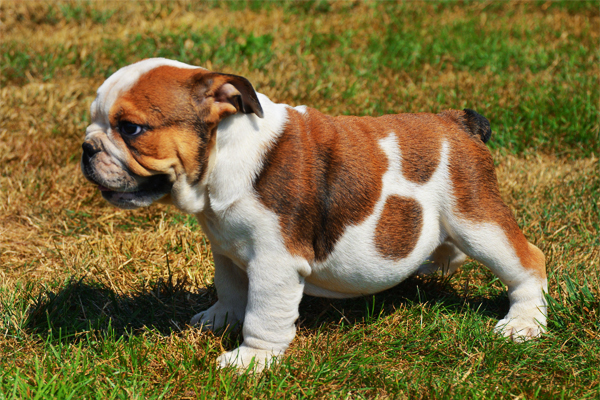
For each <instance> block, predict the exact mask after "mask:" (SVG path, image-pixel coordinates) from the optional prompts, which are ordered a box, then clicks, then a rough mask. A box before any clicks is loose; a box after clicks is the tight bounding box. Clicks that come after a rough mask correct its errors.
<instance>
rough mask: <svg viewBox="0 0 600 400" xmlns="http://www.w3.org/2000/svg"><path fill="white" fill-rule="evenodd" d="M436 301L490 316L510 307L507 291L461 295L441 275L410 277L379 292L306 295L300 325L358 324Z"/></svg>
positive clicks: (451, 309)
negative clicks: (349, 296)
mask: <svg viewBox="0 0 600 400" xmlns="http://www.w3.org/2000/svg"><path fill="white" fill-rule="evenodd" d="M414 304H436V305H439V306H441V307H442V308H443V309H446V310H448V312H458V313H460V312H465V311H466V310H467V309H470V310H476V312H477V313H479V314H481V315H485V316H487V317H490V318H497V319H500V318H502V317H503V316H504V315H505V314H506V313H507V312H508V308H509V301H508V296H507V294H506V292H503V293H501V294H498V295H494V296H491V297H487V296H473V295H471V294H466V295H465V294H461V293H459V291H458V290H456V289H455V288H454V287H453V286H452V285H451V284H450V278H448V277H442V276H440V275H430V276H426V277H419V276H411V277H409V278H408V279H406V280H404V281H403V282H401V283H400V284H398V285H396V286H394V287H393V288H391V289H388V290H386V291H384V292H381V293H378V294H376V295H371V296H364V297H359V298H353V299H345V300H333V299H324V298H319V297H312V296H304V298H303V300H302V303H301V304H300V324H301V325H303V326H305V327H310V328H316V327H319V326H322V325H326V324H332V323H335V324H338V323H341V322H342V320H344V321H345V322H344V323H345V324H346V325H347V324H348V323H350V324H355V323H360V322H365V321H370V320H372V319H373V318H375V319H376V318H378V317H379V316H387V315H389V314H391V313H393V312H394V311H395V309H397V308H398V307H401V306H402V305H407V306H410V305H414Z"/></svg>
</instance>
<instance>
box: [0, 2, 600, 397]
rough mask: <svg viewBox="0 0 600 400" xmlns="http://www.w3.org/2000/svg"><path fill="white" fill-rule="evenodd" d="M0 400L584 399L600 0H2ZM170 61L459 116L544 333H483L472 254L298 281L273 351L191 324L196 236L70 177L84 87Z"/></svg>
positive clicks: (201, 253) (360, 105)
mask: <svg viewBox="0 0 600 400" xmlns="http://www.w3.org/2000/svg"><path fill="white" fill-rule="evenodd" d="M0 20H1V22H2V24H1V25H0V34H1V35H2V41H1V42H0V59H1V68H2V69H1V72H2V73H1V76H0V84H1V89H0V98H1V100H0V332H1V333H2V336H0V398H103V399H104V398H218V399H223V398H268V399H271V398H344V399H346V398H350V399H354V398H411V399H412V398H436V399H438V398H439V399H442V398H448V399H450V398H452V399H454V398H513V397H518V398H528V399H529V398H537V399H546V398H548V399H549V398H552V399H554V398H565V399H572V398H598V397H599V396H600V372H599V371H598V369H597V367H596V366H597V365H599V364H600V356H599V354H600V344H599V343H600V340H599V339H600V318H599V317H600V304H599V299H600V292H599V288H600V268H599V266H600V252H599V249H600V239H599V238H600V212H599V209H598V204H600V173H599V172H600V169H599V166H598V154H599V147H598V146H599V142H600V140H599V139H600V138H599V123H598V116H599V113H598V111H599V110H598V106H599V100H600V93H599V88H600V85H598V83H599V82H598V76H600V74H599V72H600V71H599V65H600V63H599V62H600V60H599V56H600V53H599V52H598V48H599V45H600V43H599V40H600V39H599V36H600V34H599V33H598V32H600V11H599V9H598V6H597V3H596V2H592V1H589V2H586V1H578V2H569V1H567V2H535V1H531V2H518V3H517V2H480V1H459V2H454V1H450V2H426V3H421V2H404V3H396V2H365V3H362V2H331V1H307V2H259V1H248V2H205V3H195V2H136V3H127V4H125V3H124V4H122V5H120V4H118V3H115V2H83V1H78V2H58V3H57V2H53V3H50V2H9V1H5V2H3V3H1V4H0ZM152 56H164V57H170V58H176V59H179V60H181V61H184V62H188V63H192V64H198V65H203V66H206V67H208V68H210V69H213V70H217V71H223V72H227V73H236V74H239V75H243V76H246V77H248V78H249V79H250V81H251V82H253V84H254V85H255V86H256V87H257V88H258V90H259V91H261V92H263V93H265V94H267V95H268V96H270V97H271V98H273V99H275V100H277V101H281V102H287V103H290V104H295V105H298V104H307V105H311V106H314V107H317V108H319V109H321V110H323V111H325V112H327V113H330V114H358V115H380V114H383V113H388V112H420V111H433V112H437V111H441V110H443V109H447V108H465V107H469V108H473V109H476V110H477V111H478V112H480V113H482V114H483V115H485V116H486V117H488V118H489V119H490V121H491V124H492V129H493V131H494V133H493V136H492V140H491V142H490V143H489V145H490V147H491V148H492V151H493V154H494V157H495V160H496V164H497V173H498V177H499V181H500V189H501V192H502V195H503V197H504V199H505V200H506V202H507V203H508V204H509V205H510V207H511V208H512V209H513V211H514V213H515V215H516V216H517V219H518V221H519V224H520V226H522V228H523V230H524V231H525V234H526V236H527V237H528V238H529V239H530V240H531V241H532V242H533V243H535V244H536V245H537V246H538V247H540V248H541V249H542V250H543V251H544V253H545V254H546V259H547V262H548V265H547V267H548V273H549V283H550V290H549V291H550V293H549V295H550V297H549V301H550V319H549V332H548V334H547V335H545V336H544V337H543V338H542V339H540V340H537V341H534V342H529V343H525V344H518V345H517V344H513V343H509V342H505V341H504V340H502V339H500V338H497V337H496V336H495V335H493V334H492V333H491V330H492V328H493V326H494V324H495V322H496V321H497V320H498V319H499V318H501V317H502V316H503V315H504V313H505V312H506V311H507V309H508V300H507V296H506V289H505V288H504V287H503V286H502V285H501V284H500V283H499V282H498V280H496V279H495V278H494V277H493V276H492V275H491V274H490V273H489V272H487V271H486V270H485V269H482V268H481V266H480V265H479V264H477V263H475V262H469V263H468V264H467V265H466V266H464V267H463V268H462V269H461V270H460V271H459V272H458V273H457V274H456V275H454V276H453V277H451V278H449V279H442V278H440V277H432V278H427V279H420V278H411V279H409V280H408V281H406V282H404V283H402V284H400V285H399V286H398V287H396V288H394V289H391V290H389V291H386V292H384V293H381V294H378V295H376V296H371V297H365V298H359V299H352V300H346V301H340V300H326V299H318V298H310V297H306V298H305V299H304V300H303V302H302V304H301V308H300V320H299V321H298V334H297V337H296V339H295V340H294V342H293V343H292V346H291V348H290V350H289V351H288V352H287V353H286V354H287V355H286V357H285V359H284V360H283V361H282V362H281V363H280V364H279V365H278V366H277V367H275V368H274V369H272V370H270V371H267V372H265V373H264V374H261V375H256V376H253V375H241V376H238V375H236V374H235V373H233V372H232V371H227V370H225V371H219V370H217V369H216V366H215V358H216V357H217V356H218V355H219V354H220V353H221V352H222V351H223V349H232V348H234V347H235V346H236V345H237V343H239V341H240V340H241V337H240V335H239V333H238V332H232V333H230V334H224V335H213V334H210V333H202V332H198V331H197V330H196V329H193V328H191V327H189V326H187V323H188V322H189V320H190V318H191V316H192V315H194V314H195V313H196V312H198V311H200V310H203V309H205V308H207V307H208V306H209V305H210V304H212V303H213V302H214V301H215V300H216V293H215V291H214V286H213V285H212V273H213V269H212V268H213V267H212V256H211V253H210V244H209V243H208V242H207V240H206V238H205V237H204V236H203V234H202V231H201V230H200V228H199V226H198V224H197V223H196V221H195V220H194V219H193V218H191V217H190V216H187V215H183V214H181V213H179V212H178V211H177V210H175V209H172V208H168V207H166V206H160V205H159V206H153V207H151V208H148V209H143V210H136V211H124V210H118V209H115V208H113V207H111V206H109V205H108V204H106V203H105V202H104V201H103V200H102V199H101V198H100V196H99V195H98V193H97V192H96V191H95V190H94V188H92V187H91V185H88V184H87V183H86V182H85V180H84V179H83V177H82V176H81V173H80V172H79V166H78V160H79V157H80V145H81V140H82V138H83V133H84V131H85V127H86V125H87V123H88V121H89V115H88V109H89V105H90V103H91V101H92V100H93V98H94V96H95V90H96V88H97V87H98V86H99V85H100V84H101V83H102V81H103V80H104V79H105V78H106V77H107V76H108V75H109V74H110V73H112V72H114V71H115V70H116V69H118V68H119V67H121V66H123V65H125V64H127V63H130V62H133V61H136V60H138V59H141V58H144V57H152Z"/></svg>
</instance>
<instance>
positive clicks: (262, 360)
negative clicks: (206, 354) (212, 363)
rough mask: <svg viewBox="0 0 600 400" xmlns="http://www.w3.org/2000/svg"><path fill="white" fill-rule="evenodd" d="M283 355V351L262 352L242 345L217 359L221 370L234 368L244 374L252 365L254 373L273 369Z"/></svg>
mask: <svg viewBox="0 0 600 400" xmlns="http://www.w3.org/2000/svg"><path fill="white" fill-rule="evenodd" d="M283 353H284V351H283V350H281V351H275V350H261V349H254V348H252V347H247V346H244V345H241V346H240V347H238V348H237V349H235V350H232V351H228V352H227V353H223V354H221V355H220V356H219V357H218V358H217V366H218V367H219V368H225V367H234V368H236V369H238V370H240V372H242V371H241V370H246V369H248V367H249V366H250V365H252V370H253V371H254V372H260V371H262V370H263V369H265V368H269V367H271V366H272V365H273V364H274V363H275V362H276V361H277V360H278V359H279V358H281V357H282V356H283Z"/></svg>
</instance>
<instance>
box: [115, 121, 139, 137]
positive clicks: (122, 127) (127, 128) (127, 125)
mask: <svg viewBox="0 0 600 400" xmlns="http://www.w3.org/2000/svg"><path fill="white" fill-rule="evenodd" d="M119 131H120V132H121V133H122V134H124V135H127V136H135V135H139V134H140V133H142V132H143V131H144V127H142V126H141V125H138V124H134V123H133V122H129V121H121V122H119Z"/></svg>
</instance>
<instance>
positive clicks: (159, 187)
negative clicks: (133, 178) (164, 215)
mask: <svg viewBox="0 0 600 400" xmlns="http://www.w3.org/2000/svg"><path fill="white" fill-rule="evenodd" d="M172 186H173V185H172V184H171V183H170V182H169V179H168V177H167V176H166V175H155V176H152V177H150V178H149V179H148V181H147V182H145V183H144V184H142V185H140V187H139V189H138V190H135V191H131V190H128V191H127V192H120V191H118V190H110V189H107V188H105V187H100V190H101V192H102V197H104V199H105V200H106V201H108V202H109V203H110V204H112V205H114V206H117V207H119V208H123V209H127V210H132V209H134V208H140V207H146V206H149V205H150V204H152V203H154V202H155V201H159V200H161V199H163V198H165V197H166V198H168V197H170V196H169V195H170V192H171V188H172Z"/></svg>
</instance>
